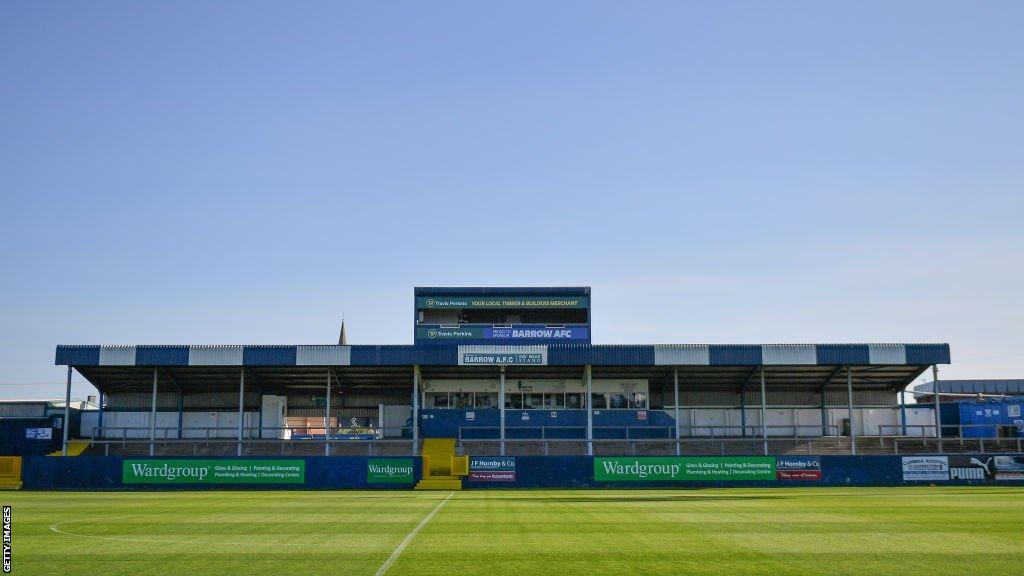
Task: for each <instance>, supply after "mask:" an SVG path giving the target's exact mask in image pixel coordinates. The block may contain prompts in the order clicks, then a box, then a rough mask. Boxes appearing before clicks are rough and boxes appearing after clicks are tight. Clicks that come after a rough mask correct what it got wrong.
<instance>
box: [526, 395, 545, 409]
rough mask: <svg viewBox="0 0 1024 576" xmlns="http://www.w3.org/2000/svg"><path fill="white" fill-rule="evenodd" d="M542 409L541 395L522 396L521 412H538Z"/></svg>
mask: <svg viewBox="0 0 1024 576" xmlns="http://www.w3.org/2000/svg"><path fill="white" fill-rule="evenodd" d="M543 407H544V395H543V394H524V395H523V410H540V409H541V408H543Z"/></svg>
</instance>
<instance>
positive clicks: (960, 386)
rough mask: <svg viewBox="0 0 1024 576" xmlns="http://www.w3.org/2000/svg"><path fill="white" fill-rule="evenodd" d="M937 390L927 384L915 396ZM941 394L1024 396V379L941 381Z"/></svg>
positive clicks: (920, 386)
mask: <svg viewBox="0 0 1024 576" xmlns="http://www.w3.org/2000/svg"><path fill="white" fill-rule="evenodd" d="M934 389H935V383H934V382H925V383H924V384H921V385H919V386H918V387H917V388H915V389H914V396H926V395H930V394H931V393H932V390H934ZM939 394H1013V395H1024V378H1021V379H1013V378H1010V379H988V380H939Z"/></svg>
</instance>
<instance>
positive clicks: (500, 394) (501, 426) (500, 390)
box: [498, 364, 505, 456]
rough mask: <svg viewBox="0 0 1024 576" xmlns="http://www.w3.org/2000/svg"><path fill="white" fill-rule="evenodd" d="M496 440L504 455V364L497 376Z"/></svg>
mask: <svg viewBox="0 0 1024 576" xmlns="http://www.w3.org/2000/svg"><path fill="white" fill-rule="evenodd" d="M498 408H499V410H498V418H499V419H500V421H499V422H498V440H499V441H500V452H499V454H501V455H502V456H504V455H505V365H504V364H502V365H501V374H500V375H499V376H498Z"/></svg>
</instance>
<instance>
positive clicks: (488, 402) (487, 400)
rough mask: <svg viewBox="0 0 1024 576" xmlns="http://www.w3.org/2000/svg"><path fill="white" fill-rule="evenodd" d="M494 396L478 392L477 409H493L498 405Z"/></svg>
mask: <svg viewBox="0 0 1024 576" xmlns="http://www.w3.org/2000/svg"><path fill="white" fill-rule="evenodd" d="M494 400H495V395H494V394H486V393H483V392H477V394H476V407H477V408H493V407H494V405H495V404H496V402H495V401H494Z"/></svg>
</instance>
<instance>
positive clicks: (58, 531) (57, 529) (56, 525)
mask: <svg viewBox="0 0 1024 576" xmlns="http://www.w3.org/2000/svg"><path fill="white" fill-rule="evenodd" d="M121 518H129V516H114V517H109V518H106V520H119V519H121ZM81 522H89V520H85V519H79V520H64V521H61V522H55V523H53V524H50V532H53V533H54V534H62V535H64V536H77V537H79V538H95V539H97V540H112V541H114V542H142V543H155V544H186V543H190V542H191V540H155V539H150V538H119V537H117V536H100V535H98V534H79V533H78V532H69V531H67V530H63V529H62V528H61V527H62V526H66V525H68V524H72V523H81Z"/></svg>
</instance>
